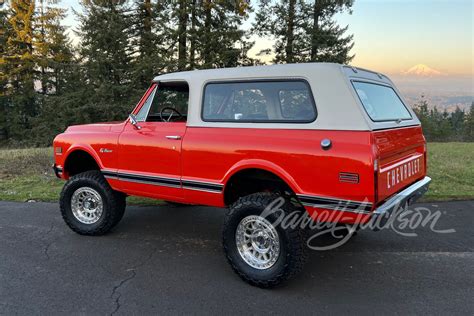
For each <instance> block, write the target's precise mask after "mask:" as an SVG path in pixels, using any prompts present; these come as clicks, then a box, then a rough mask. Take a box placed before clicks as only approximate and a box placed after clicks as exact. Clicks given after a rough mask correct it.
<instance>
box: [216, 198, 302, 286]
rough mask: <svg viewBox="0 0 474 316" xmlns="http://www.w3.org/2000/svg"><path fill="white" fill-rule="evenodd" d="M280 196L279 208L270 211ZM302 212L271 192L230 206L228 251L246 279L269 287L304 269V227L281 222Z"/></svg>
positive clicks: (225, 243)
mask: <svg viewBox="0 0 474 316" xmlns="http://www.w3.org/2000/svg"><path fill="white" fill-rule="evenodd" d="M278 199H280V203H278V202H277V203H276V204H278V205H279V209H278V210H277V211H276V212H267V211H266V210H268V209H267V207H268V206H269V205H271V204H272V205H276V204H273V203H275V201H277V200H278ZM300 212H302V211H301V210H299V209H298V208H296V207H295V206H293V205H292V204H291V203H290V202H289V201H288V200H286V199H284V198H283V197H281V196H280V195H276V194H271V193H256V194H251V195H248V196H246V197H243V198H240V199H239V200H238V201H237V202H235V203H234V204H233V205H232V206H231V207H230V211H229V214H228V215H227V218H226V219H225V223H224V232H223V246H224V252H225V254H226V257H227V260H228V261H229V263H230V265H231V266H232V269H233V270H234V271H235V272H236V273H237V274H238V275H239V276H240V277H241V278H242V279H243V280H244V281H246V282H248V283H249V284H251V285H254V286H258V287H262V288H269V287H274V286H276V285H278V284H280V283H281V282H283V281H285V280H287V279H289V278H291V277H293V276H295V275H296V274H297V273H299V272H300V271H301V270H302V268H303V266H304V262H305V259H306V251H305V250H306V249H305V248H306V247H305V241H306V239H305V233H304V230H302V229H300V228H299V227H291V226H289V227H283V226H286V225H281V219H282V217H284V216H289V215H290V214H293V215H294V214H297V213H300Z"/></svg>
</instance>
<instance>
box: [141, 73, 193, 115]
mask: <svg viewBox="0 0 474 316" xmlns="http://www.w3.org/2000/svg"><path fill="white" fill-rule="evenodd" d="M188 101H189V88H188V85H187V83H183V82H178V83H159V84H158V87H157V88H156V90H155V91H154V95H153V98H152V101H151V102H150V106H149V108H150V110H149V111H148V116H147V117H146V121H147V122H161V121H168V119H169V121H170V122H186V120H187V115H188ZM147 102H148V100H147ZM170 115H171V118H170Z"/></svg>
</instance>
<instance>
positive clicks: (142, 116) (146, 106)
mask: <svg viewBox="0 0 474 316" xmlns="http://www.w3.org/2000/svg"><path fill="white" fill-rule="evenodd" d="M155 92H156V85H155V87H154V88H153V91H151V92H150V94H149V95H148V98H147V99H146V101H145V103H143V106H142V107H141V108H140V111H139V112H138V113H137V115H136V116H137V121H139V122H145V120H146V116H147V114H148V111H149V110H150V106H151V103H152V102H153V98H154V97H155Z"/></svg>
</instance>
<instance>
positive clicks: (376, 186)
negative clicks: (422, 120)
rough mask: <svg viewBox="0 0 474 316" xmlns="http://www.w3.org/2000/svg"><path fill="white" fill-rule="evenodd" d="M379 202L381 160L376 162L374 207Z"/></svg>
mask: <svg viewBox="0 0 474 316" xmlns="http://www.w3.org/2000/svg"><path fill="white" fill-rule="evenodd" d="M378 200H379V160H378V159H375V160H374V205H377V203H378Z"/></svg>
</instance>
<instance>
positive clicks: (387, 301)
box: [0, 201, 474, 315]
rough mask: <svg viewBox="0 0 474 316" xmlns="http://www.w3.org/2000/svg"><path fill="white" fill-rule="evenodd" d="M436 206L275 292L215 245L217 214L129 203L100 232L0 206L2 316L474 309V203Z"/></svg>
mask: <svg viewBox="0 0 474 316" xmlns="http://www.w3.org/2000/svg"><path fill="white" fill-rule="evenodd" d="M417 206H424V207H429V208H430V209H431V210H432V211H440V214H441V215H442V216H441V217H440V219H439V221H438V222H437V223H436V225H435V229H437V230H441V229H443V230H444V229H454V230H455V232H453V233H449V234H440V233H436V232H433V231H432V230H431V229H430V228H429V227H421V228H418V229H415V230H413V231H410V232H411V233H415V234H417V236H416V237H408V236H401V235H400V234H398V233H396V232H394V231H393V230H386V231H381V232H372V231H362V232H360V233H359V234H358V235H357V236H356V238H354V239H352V240H351V241H350V242H349V243H347V244H345V245H344V246H342V247H340V248H338V249H335V250H331V251H325V252H318V251H311V254H310V259H309V261H308V264H307V266H306V268H305V270H304V272H303V273H302V274H301V275H300V276H299V277H298V278H297V279H294V280H292V281H291V282H289V283H287V284H285V285H284V286H281V287H278V288H276V289H273V290H262V289H258V288H254V287H251V286H249V285H247V284H245V283H243V282H242V281H241V280H240V279H239V278H238V277H237V276H236V275H234V273H233V272H232V270H231V269H230V267H229V266H228V264H227V262H226V260H225V258H224V256H223V254H222V250H221V244H220V240H221V234H220V233H221V225H222V222H223V218H224V215H225V210H220V209H213V208H206V207H170V206H161V207H128V208H127V213H126V215H125V217H124V219H123V220H122V222H121V223H120V224H119V226H118V227H117V228H116V229H115V230H114V231H113V232H112V233H110V234H109V235H107V236H104V237H82V236H79V235H76V234H74V233H73V232H72V231H70V230H69V229H68V228H67V227H66V226H65V224H64V223H63V222H62V219H61V217H60V214H59V210H58V205H57V204H50V203H10V202H0V314H7V315H11V314H23V315H25V314H27V315H34V314H73V315H75V314H88V315H89V314H93V315H108V314H118V315H119V314H122V315H127V314H157V313H179V314H182V313H193V314H196V313H197V314H209V313H212V314H217V313H224V312H225V313H230V314H238V313H247V314H248V313H250V314H256V313H286V314H288V313H291V314H296V313H298V314H314V313H318V312H319V313H320V312H326V313H331V314H333V313H343V314H349V313H358V314H362V313H364V314H367V313H368V314H376V313H377V314H378V313H384V314H396V313H399V314H419V313H423V314H428V313H430V314H443V315H444V314H466V315H473V314H474V300H473V298H474V252H473V251H474V234H473V229H472V226H473V224H474V201H473V202H452V203H438V204H425V205H417Z"/></svg>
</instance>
